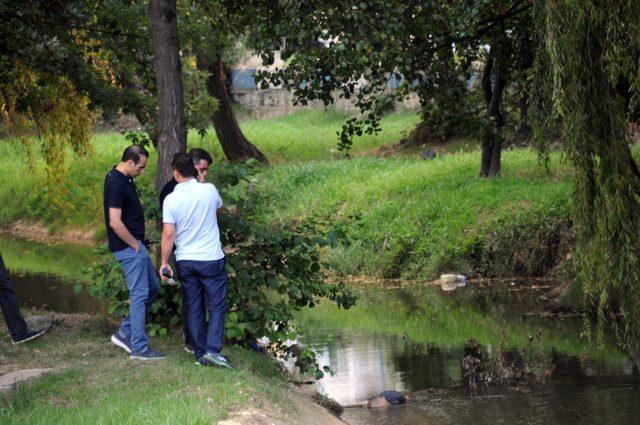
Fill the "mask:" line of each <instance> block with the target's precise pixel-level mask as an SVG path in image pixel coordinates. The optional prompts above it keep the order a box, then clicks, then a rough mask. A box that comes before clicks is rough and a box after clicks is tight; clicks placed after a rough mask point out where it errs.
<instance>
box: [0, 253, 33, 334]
mask: <svg viewBox="0 0 640 425" xmlns="http://www.w3.org/2000/svg"><path fill="white" fill-rule="evenodd" d="M0 308H1V309H2V315H3V316H4V321H5V322H6V323H7V327H8V328H9V333H10V334H11V337H12V338H13V340H14V341H15V340H17V339H20V337H23V336H24V335H25V334H26V333H27V323H26V322H25V321H24V318H23V317H22V314H21V313H20V308H19V307H18V298H17V297H16V294H15V293H14V292H13V289H12V288H11V281H10V280H9V272H8V271H7V268H6V267H5V266H4V261H2V255H0Z"/></svg>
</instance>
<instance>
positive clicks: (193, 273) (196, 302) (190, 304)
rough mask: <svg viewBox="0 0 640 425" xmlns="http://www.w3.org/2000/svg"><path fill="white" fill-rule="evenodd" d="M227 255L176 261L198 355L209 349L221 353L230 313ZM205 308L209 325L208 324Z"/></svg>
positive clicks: (200, 355)
mask: <svg viewBox="0 0 640 425" xmlns="http://www.w3.org/2000/svg"><path fill="white" fill-rule="evenodd" d="M224 264H225V260H224V258H222V259H220V260H216V261H190V260H181V261H177V262H176V266H177V268H178V274H179V275H180V279H181V281H182V287H183V289H184V295H185V297H184V302H185V304H186V306H187V309H186V310H187V320H186V323H187V326H188V328H189V331H190V333H191V336H192V337H193V341H194V343H195V344H194V347H195V355H196V358H200V357H202V356H203V355H204V354H205V353H206V352H211V353H219V352H220V350H221V349H222V340H223V336H224V319H225V315H226V312H227V303H226V298H227V274H226V272H225V270H224ZM205 306H206V311H207V312H208V313H209V325H207V324H206V314H205Z"/></svg>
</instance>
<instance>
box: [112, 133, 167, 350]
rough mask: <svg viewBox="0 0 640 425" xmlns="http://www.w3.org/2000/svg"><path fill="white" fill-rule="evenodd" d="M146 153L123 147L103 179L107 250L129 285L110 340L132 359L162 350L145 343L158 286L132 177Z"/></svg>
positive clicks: (142, 215) (147, 342)
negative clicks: (124, 312)
mask: <svg viewBox="0 0 640 425" xmlns="http://www.w3.org/2000/svg"><path fill="white" fill-rule="evenodd" d="M148 159H149V153H148V152H147V151H146V149H144V148H143V147H141V146H136V145H134V146H130V147H128V148H127V149H125V151H124V153H123V154H122V159H121V161H120V163H118V165H116V166H115V167H113V169H112V170H111V171H110V172H109V173H108V174H107V176H106V178H105V180H104V219H105V224H106V227H107V237H108V239H109V250H110V251H111V252H113V255H114V257H115V258H116V260H118V261H119V262H120V264H121V265H122V269H123V271H124V277H125V280H126V282H127V287H128V288H129V315H128V316H127V317H126V318H125V319H124V322H123V323H122V325H121V326H120V329H119V330H118V331H117V332H116V333H115V334H113V336H112V337H111V342H113V343H114V344H115V345H117V346H118V347H120V348H122V349H123V350H125V351H126V352H128V353H131V358H132V359H136V360H156V359H162V358H164V357H165V355H164V353H161V352H159V351H156V350H153V349H151V347H149V338H148V337H147V333H146V332H145V318H146V314H147V311H148V309H149V306H150V305H151V302H152V301H153V300H154V299H155V297H156V295H157V294H158V290H159V289H160V284H159V283H158V278H157V277H156V273H155V268H154V266H153V263H152V262H151V258H150V257H149V253H148V252H147V248H146V246H145V244H144V242H143V241H144V240H145V232H144V230H145V229H144V211H143V210H142V205H141V204H140V198H139V196H138V190H137V188H136V185H135V184H134V183H133V178H134V177H137V176H138V175H140V173H142V172H143V171H144V168H145V167H146V165H147V161H148Z"/></svg>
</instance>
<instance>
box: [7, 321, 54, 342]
mask: <svg viewBox="0 0 640 425" xmlns="http://www.w3.org/2000/svg"><path fill="white" fill-rule="evenodd" d="M49 329H51V324H49V326H47V327H46V328H41V329H36V330H33V331H31V330H27V333H25V334H24V335H22V336H21V337H19V338H16V339H13V338H11V343H12V344H13V345H18V344H22V343H23V342H27V341H31V340H32V339H36V338H38V337H39V336H42V335H44V334H46V333H47V332H48V331H49Z"/></svg>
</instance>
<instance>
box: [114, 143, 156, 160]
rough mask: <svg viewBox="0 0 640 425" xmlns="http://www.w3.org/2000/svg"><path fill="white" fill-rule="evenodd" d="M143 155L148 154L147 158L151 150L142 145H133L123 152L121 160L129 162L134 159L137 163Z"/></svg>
mask: <svg viewBox="0 0 640 425" xmlns="http://www.w3.org/2000/svg"><path fill="white" fill-rule="evenodd" d="M141 156H146V157H147V158H149V152H147V150H146V149H145V148H143V147H142V146H140V145H131V146H129V147H128V148H126V149H125V150H124V152H123V153H122V160H121V161H122V162H127V161H129V160H130V159H132V160H133V163H134V164H137V163H138V162H140V157H141Z"/></svg>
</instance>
